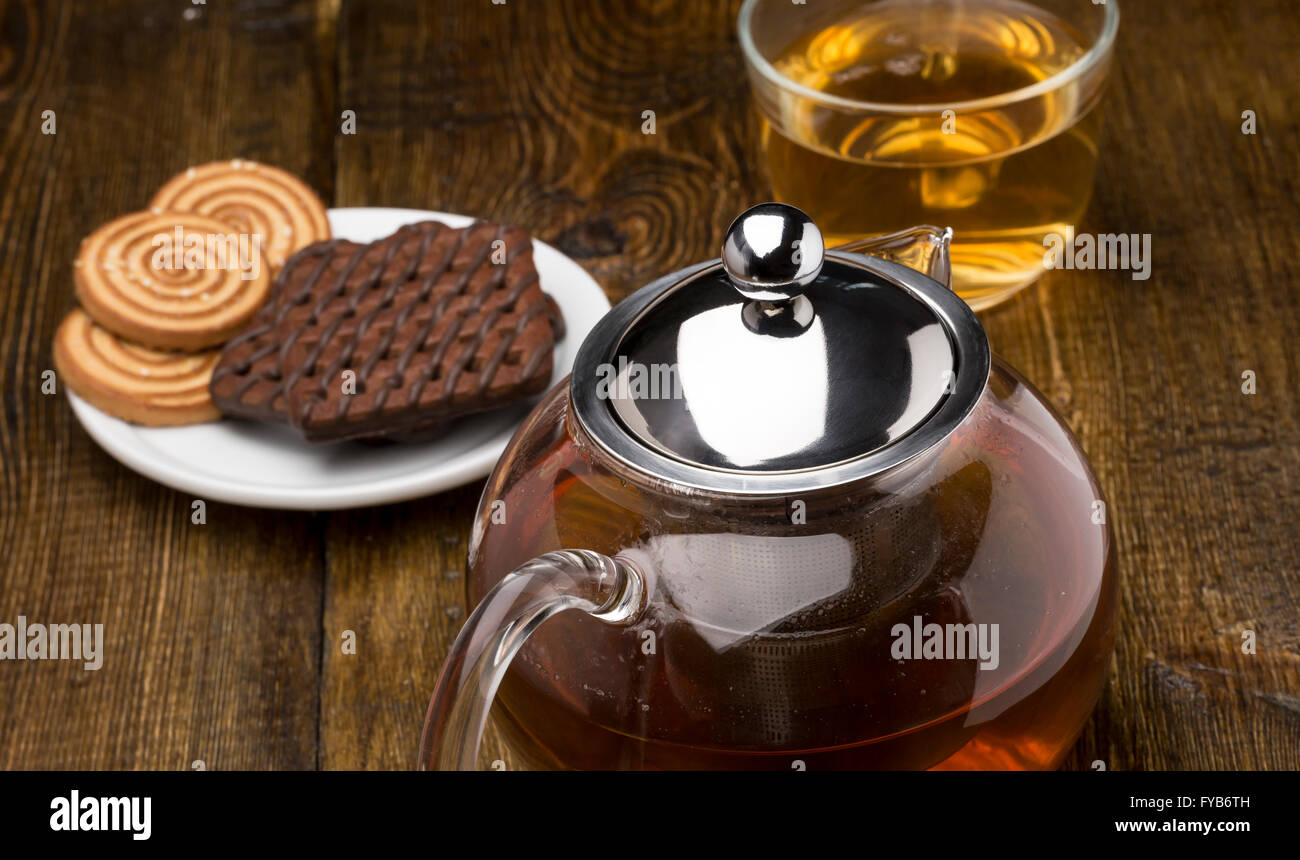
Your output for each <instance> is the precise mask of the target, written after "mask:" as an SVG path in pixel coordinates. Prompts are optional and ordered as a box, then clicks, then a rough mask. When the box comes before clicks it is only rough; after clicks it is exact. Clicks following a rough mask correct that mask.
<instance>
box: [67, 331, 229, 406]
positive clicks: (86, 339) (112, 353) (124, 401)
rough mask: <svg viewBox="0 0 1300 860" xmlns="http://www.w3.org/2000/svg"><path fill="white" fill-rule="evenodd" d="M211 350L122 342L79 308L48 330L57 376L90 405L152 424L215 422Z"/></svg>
mask: <svg viewBox="0 0 1300 860" xmlns="http://www.w3.org/2000/svg"><path fill="white" fill-rule="evenodd" d="M216 362H217V350H208V351H206V352H201V353H178V352H162V351H160V350H156V349H150V348H149V347H145V346H138V345H136V344H133V343H130V342H128V341H124V340H122V339H120V338H119V337H117V336H116V335H114V334H113V333H111V332H109V331H107V330H105V329H104V328H101V327H100V326H98V325H96V324H95V322H94V320H92V319H91V318H90V317H88V316H87V315H86V314H85V312H84V311H81V310H74V311H73V312H72V313H70V314H68V316H67V318H66V319H64V320H63V322H62V324H60V326H59V330H58V332H56V333H55V335H54V366H55V368H56V369H57V371H58V374H59V378H60V379H61V380H62V381H63V383H64V384H65V385H67V386H68V388H70V389H71V390H72V391H74V392H76V393H77V394H78V395H80V396H81V397H82V398H83V399H84V400H86V401H87V402H88V403H90V404H91V405H92V406H94V407H96V408H97V409H100V410H102V411H104V412H107V413H108V414H110V415H115V416H117V417H118V418H122V419H125V420H127V421H132V422H135V423H137V424H147V425H150V426H153V427H163V426H174V425H178V424H196V423H198V422H201V421H215V420H217V419H218V418H220V417H221V413H220V412H218V411H217V408H216V407H215V406H213V405H212V399H211V397H210V396H209V395H208V381H209V379H210V378H211V377H212V368H213V367H214V366H215V365H216Z"/></svg>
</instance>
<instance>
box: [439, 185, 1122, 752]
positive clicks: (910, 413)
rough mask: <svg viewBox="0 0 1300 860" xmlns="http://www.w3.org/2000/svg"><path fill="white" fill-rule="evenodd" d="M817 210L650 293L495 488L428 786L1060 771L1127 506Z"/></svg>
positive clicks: (446, 676) (1099, 666) (1042, 409)
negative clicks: (832, 237) (645, 773)
mask: <svg viewBox="0 0 1300 860" xmlns="http://www.w3.org/2000/svg"><path fill="white" fill-rule="evenodd" d="M950 237H951V231H939V230H936V229H934V228H931V227H919V228H916V229H913V230H908V231H904V232H902V233H898V234H893V235H890V236H884V237H879V238H873V239H865V240H863V241H861V242H858V243H855V244H853V245H850V246H843V247H840V248H836V249H833V250H831V251H826V250H825V249H824V248H823V243H822V238H821V235H820V233H819V231H818V230H817V227H816V226H815V225H814V224H813V223H812V222H811V220H810V219H809V218H808V217H807V216H806V215H804V213H802V212H800V211H799V210H798V209H795V208H793V207H790V206H784V205H781V204H775V203H769V204H762V205H759V206H756V207H754V208H752V209H750V210H748V211H747V212H745V213H744V214H742V215H741V216H740V217H739V218H737V219H736V221H735V223H733V224H732V226H731V228H730V230H729V231H728V233H727V237H726V241H725V243H724V246H723V251H722V257H721V259H718V260H712V261H709V262H705V263H701V264H698V265H695V266H691V267H689V268H686V269H684V270H682V271H680V272H677V273H674V274H672V275H669V276H667V277H664V278H661V279H660V280H658V281H655V282H654V283H652V284H650V285H648V286H646V287H644V288H643V289H641V290H639V291H638V292H636V293H635V294H633V295H632V296H630V297H629V298H627V299H626V300H625V301H623V302H621V303H619V304H618V305H617V306H616V307H614V308H613V309H612V310H611V311H610V312H609V313H608V314H607V315H606V316H605V317H604V318H603V319H602V320H601V321H600V322H599V323H598V324H597V326H596V327H595V328H594V329H593V330H592V332H591V333H590V335H589V336H588V337H587V339H586V341H585V342H584V343H583V345H582V347H581V350H580V351H579V354H578V358H577V361H576V363H575V365H574V370H573V373H572V374H571V376H570V377H569V378H568V379H566V380H565V381H564V382H562V383H560V384H559V385H558V386H556V387H555V388H554V389H552V390H551V391H550V392H549V393H548V394H547V395H545V397H544V398H543V399H542V401H541V402H540V403H539V404H538V405H537V407H536V408H535V409H534V410H533V411H532V413H531V414H530V415H529V417H528V418H527V420H526V421H525V422H524V423H523V425H522V426H521V427H520V428H519V431H518V432H517V433H516V434H515V436H514V438H513V439H512V440H511V442H510V444H509V446H508V447H507V449H506V451H505V453H504V455H503V456H502V458H501V460H500V462H499V463H498V464H497V466H496V469H495V471H494V472H493V474H492V476H491V477H490V479H489V480H488V483H487V486H486V488H485V489H484V492H483V497H482V500H481V502H480V504H479V509H478V513H477V515H476V518H475V521H474V527H473V534H472V537H471V543H470V550H469V577H468V586H469V592H470V599H471V601H473V602H475V603H477V608H476V609H475V610H474V612H473V613H472V614H471V616H470V617H469V619H468V621H467V622H466V624H465V627H464V629H463V630H462V631H461V632H460V635H459V636H458V638H457V639H456V642H455V644H454V645H453V647H452V650H451V653H450V656H449V657H448V658H447V662H446V664H445V666H444V667H443V670H442V674H441V676H440V678H439V680H438V684H437V688H436V690H435V692H434V695H433V700H432V703H431V704H430V707H429V714H428V719H427V722H426V724H425V730H424V737H423V739H422V741H421V755H420V765H421V767H422V768H428V769H432V768H437V769H474V768H476V767H477V765H478V761H477V760H478V753H479V744H480V739H481V736H482V733H483V730H484V728H485V725H486V722H487V719H488V714H489V709H490V708H491V706H492V704H493V702H494V700H495V702H496V711H495V713H496V715H497V717H498V718H499V719H498V722H499V723H500V726H501V729H502V730H503V732H504V734H505V737H506V739H507V742H508V743H509V745H510V747H511V750H512V753H513V756H514V757H515V758H516V759H517V761H518V763H519V764H521V765H522V766H524V767H530V768H533V767H538V768H582V769H607V768H610V769H761V768H767V769H782V770H790V769H810V770H811V769H834V768H849V769H866V768H872V769H874V768H888V769H898V768H907V769H921V768H940V769H1041V768H1053V767H1056V766H1057V765H1059V764H1060V762H1061V760H1062V758H1063V757H1064V755H1065V753H1066V751H1067V750H1068V748H1069V746H1070V744H1071V743H1072V742H1073V740H1074V739H1075V737H1076V736H1077V735H1078V733H1079V731H1080V730H1081V728H1082V726H1083V723H1084V721H1085V720H1086V719H1087V717H1088V715H1089V713H1090V712H1091V710H1092V708H1093V706H1094V705H1095V704H1096V701H1097V698H1098V696H1099V695H1100V691H1101V688H1102V684H1103V680H1104V676H1105V673H1106V668H1107V665H1108V663H1109V659H1110V655H1111V651H1112V648H1113V623H1114V613H1115V575H1114V559H1113V550H1112V545H1111V535H1110V531H1109V526H1108V525H1107V524H1106V517H1105V503H1104V501H1103V500H1102V495H1101V492H1100V490H1099V489H1098V487H1097V483H1096V481H1095V479H1094V477H1093V474H1092V471H1091V469H1090V467H1089V465H1088V463H1087V460H1086V459H1085V457H1084V455H1083V453H1082V452H1081V451H1080V449H1079V446H1078V444H1077V443H1076V441H1075V439H1074V437H1073V436H1072V435H1071V433H1070V431H1069V430H1068V429H1067V427H1066V426H1065V424H1064V422H1063V421H1062V420H1061V419H1060V418H1059V417H1058V416H1057V415H1056V414H1055V413H1054V412H1053V410H1052V408H1051V407H1050V406H1048V404H1047V403H1046V402H1045V401H1044V399H1043V397H1042V396H1041V395H1040V394H1039V393H1038V392H1037V391H1035V390H1034V389H1033V388H1032V387H1031V386H1030V385H1029V384H1028V383H1027V382H1025V380H1024V379H1022V378H1021V377H1020V376H1019V375H1017V374H1016V372H1015V371H1014V370H1012V369H1011V368H1010V367H1008V366H1007V365H1005V364H1003V363H1002V362H1001V361H999V360H998V359H995V358H993V357H992V355H991V353H990V350H989V344H988V340H987V338H986V337H985V335H984V331H983V328H982V327H981V326H980V323H979V321H978V320H977V319H976V317H975V315H974V314H973V313H972V312H971V311H970V309H969V308H968V307H967V306H966V305H965V304H964V303H963V302H962V301H961V300H960V299H959V298H957V296H956V295H954V294H953V293H952V292H951V290H950V289H949V287H948V283H949V279H950V275H949V266H948V241H949V239H950Z"/></svg>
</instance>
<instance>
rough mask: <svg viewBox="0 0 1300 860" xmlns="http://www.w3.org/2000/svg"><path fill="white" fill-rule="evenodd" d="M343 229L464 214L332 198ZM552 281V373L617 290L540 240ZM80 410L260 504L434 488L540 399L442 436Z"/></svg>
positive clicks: (180, 484) (142, 457) (459, 477)
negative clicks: (319, 435) (146, 422)
mask: <svg viewBox="0 0 1300 860" xmlns="http://www.w3.org/2000/svg"><path fill="white" fill-rule="evenodd" d="M329 218H330V229H331V230H333V231H334V235H335V236H337V237H340V238H344V239H351V240H353V241H356V242H369V241H371V240H374V239H378V238H380V237H382V236H386V235H388V234H389V233H392V232H393V231H394V230H396V229H397V228H398V227H401V226H402V225H403V224H410V223H413V222H415V221H422V220H425V219H429V218H433V219H437V220H439V221H442V222H443V223H445V224H448V225H450V226H452V227H461V226H463V225H465V224H468V223H470V221H471V220H473V219H471V218H468V217H466V216H463V215H447V214H444V213H441V212H424V211H421V210H418V209H361V208H358V209H332V210H330V213H329ZM533 246H534V250H533V260H534V263H535V264H536V266H537V272H538V275H539V277H540V278H541V282H542V289H544V290H545V291H546V292H548V293H550V294H551V295H552V296H554V297H555V300H556V301H557V302H559V305H560V310H561V311H562V312H563V314H564V322H565V327H566V329H567V331H566V333H565V336H564V340H563V341H561V342H560V343H559V344H557V345H556V348H555V370H554V372H553V376H552V378H551V384H552V385H553V384H554V383H556V382H558V381H559V380H560V379H562V378H563V377H564V376H565V375H566V374H568V372H569V370H570V369H571V368H572V366H573V359H574V356H575V355H577V352H578V347H579V345H581V343H582V341H583V339H584V338H586V336H587V332H589V331H591V328H592V326H594V325H595V324H596V321H597V320H599V319H600V318H601V317H602V316H604V314H605V311H607V310H609V300H608V299H606V298H605V294H604V293H603V292H602V291H601V289H600V286H599V285H598V284H597V283H596V282H595V281H594V280H592V278H591V276H590V275H588V274H587V273H586V272H585V271H584V270H583V269H582V267H581V266H579V265H578V264H577V263H575V262H573V261H572V260H570V259H569V258H568V257H566V256H564V255H563V254H561V253H560V252H559V251H557V250H555V249H554V248H552V247H551V246H550V245H546V244H543V243H542V242H538V241H536V240H534V241H533ZM68 399H69V400H70V401H72V411H73V412H74V413H75V414H76V416H77V419H78V420H79V421H81V426H83V427H85V428H86V432H87V433H89V434H90V436H91V438H92V439H94V440H95V441H96V442H98V443H99V444H100V446H101V447H103V449H104V450H105V451H107V452H108V453H109V454H111V455H112V456H113V457H115V458H117V459H118V460H119V461H121V462H122V463H123V464H125V465H126V466H128V467H130V468H132V469H134V470H135V471H137V472H139V473H140V474H142V475H144V476H146V477H149V478H152V479H153V480H155V481H158V482H159V483H161V484H166V485H167V486H169V487H173V488H175V489H177V490H182V491H184V492H187V493H193V494H194V497H195V498H199V499H205V500H209V499H211V500H216V501H221V502H232V503H234V504H238V505H249V506H252V507H260V508H293V509H299V510H327V509H337V508H353V507H362V506H365V505H380V504H386V503H388V502H398V501H402V500H404V499H412V498H416V497H419V496H427V495H430V494H432V493H437V492H440V491H442V490H446V489H449V488H451V487H455V486H458V485H460V484H464V483H467V482H469V481H473V480H475V479H477V478H481V477H483V476H484V475H486V474H487V473H488V472H489V471H491V469H492V466H493V465H494V464H495V463H496V461H497V458H498V457H500V456H501V452H502V451H503V450H504V449H505V446H506V442H508V441H509V439H510V435H511V434H512V433H513V432H514V429H515V427H516V426H517V425H518V424H519V422H520V421H521V420H522V419H523V417H524V416H525V415H527V414H528V410H529V409H530V408H531V407H532V403H533V402H535V400H534V401H530V402H528V403H521V404H518V405H516V406H511V407H507V408H504V409H499V410H495V411H493V412H488V413H484V414H482V415H476V416H471V417H468V418H464V419H461V420H460V421H457V422H455V423H454V424H453V425H452V426H451V428H450V429H449V431H448V432H447V434H446V435H445V436H443V437H442V438H440V439H438V440H436V441H433V442H425V443H419V444H394V445H381V446H369V445H360V444H357V443H352V442H339V443H334V444H325V445H313V444H311V443H308V442H304V441H303V440H302V439H301V438H300V437H299V436H298V434H297V433H295V432H294V431H293V430H292V429H290V428H288V427H280V426H275V425H271V424H256V423H252V422H245V421H230V420H226V421H218V422H215V423H211V424H195V425H192V426H189V427H140V426H137V425H135V424H128V423H127V422H125V421H120V420H118V419H117V418H113V417H112V416H109V415H106V414H104V413H103V412H100V411H99V410H98V409H96V408H95V407H93V406H91V405H90V404H89V403H86V402H85V401H84V400H82V399H81V398H79V397H77V396H76V395H75V394H72V393H71V392H69V393H68Z"/></svg>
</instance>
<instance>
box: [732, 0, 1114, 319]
mask: <svg viewBox="0 0 1300 860" xmlns="http://www.w3.org/2000/svg"><path fill="white" fill-rule="evenodd" d="M1118 26H1119V9H1118V5H1117V0H1103V2H1095V0H1034V2H1032V3H1028V2H1019V0H874V2H863V0H818V2H814V3H792V2H790V0H747V2H746V3H745V4H744V6H743V8H742V9H741V13H740V19H739V33H740V44H741V48H742V50H743V52H744V56H745V61H746V67H747V70H748V73H749V77H750V80H751V83H752V85H753V90H754V94H755V99H756V101H757V105H758V111H759V115H760V118H761V121H762V137H761V141H762V157H763V160H764V162H765V166H766V168H767V171H768V173H769V175H770V178H771V182H772V190H773V194H774V196H775V197H776V199H778V200H781V201H783V202H786V203H791V204H793V205H795V206H798V207H800V208H801V209H803V210H804V211H806V212H808V213H809V214H810V215H812V217H813V218H814V219H816V221H817V223H818V224H819V225H820V226H821V228H822V231H823V233H824V235H825V237H826V244H827V246H835V245H839V244H842V243H846V242H849V241H852V240H854V239H857V238H858V237H861V236H869V235H872V234H879V233H889V232H893V231H895V230H898V229H900V228H902V227H905V226H908V225H913V224H935V225H939V226H943V227H951V228H953V230H954V232H955V240H954V243H953V246H952V268H953V281H954V286H955V288H956V290H957V292H958V294H960V295H961V297H962V298H964V299H965V300H966V301H967V303H968V304H970V305H971V306H972V307H974V308H976V309H980V308H986V307H990V306H992V305H994V304H996V303H998V302H1000V301H1002V300H1004V299H1006V298H1007V297H1009V296H1011V295H1012V294H1013V293H1015V292H1016V291H1018V290H1020V289H1022V288H1023V287H1025V286H1028V285H1029V284H1031V283H1033V282H1034V281H1035V280H1036V279H1037V278H1038V277H1039V275H1041V274H1042V272H1043V269H1044V265H1043V259H1044V252H1045V248H1044V238H1045V237H1046V236H1047V235H1048V234H1052V233H1059V234H1063V233H1064V232H1065V230H1066V228H1067V227H1070V226H1073V225H1074V224H1076V223H1077V222H1078V221H1079V220H1080V218H1081V217H1082V216H1083V213H1084V211H1085V210H1086V209H1087V206H1088V199H1089V196H1090V194H1091V190H1092V181H1093V169H1094V166H1095V163H1096V159H1097V137H1098V132H1099V130H1100V128H1099V127H1100V117H1099V112H1098V110H1097V104H1098V102H1099V101H1100V99H1101V95H1102V91H1103V85H1104V83H1105V79H1106V74H1107V71H1108V69H1109V66H1110V61H1111V55H1112V49H1113V44H1114V38H1115V33H1116V30H1117V29H1118Z"/></svg>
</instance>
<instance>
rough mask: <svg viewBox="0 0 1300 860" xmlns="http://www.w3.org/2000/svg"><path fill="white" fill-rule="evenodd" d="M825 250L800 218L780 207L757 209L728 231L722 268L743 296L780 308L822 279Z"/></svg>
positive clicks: (811, 225) (809, 221)
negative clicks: (778, 303) (771, 303)
mask: <svg viewBox="0 0 1300 860" xmlns="http://www.w3.org/2000/svg"><path fill="white" fill-rule="evenodd" d="M825 253H826V246H825V243H823V241H822V234H821V231H820V230H818V229H817V225H816V224H814V223H813V221H812V219H811V218H809V217H808V216H807V215H806V214H805V213H804V212H802V211H801V210H799V209H796V208H795V207H793V206H787V205H786V204H784V203H760V204H759V205H757V206H753V207H751V208H749V209H747V210H745V211H744V212H742V213H741V214H740V216H739V217H737V218H736V220H735V221H732V222H731V226H730V227H729V228H727V239H726V241H725V242H723V244H722V266H723V268H724V269H726V272H727V277H728V278H730V279H731V283H732V286H734V287H735V288H736V291H737V292H739V293H740V294H741V295H742V296H744V297H745V298H747V299H753V300H755V301H760V302H784V301H789V300H790V299H793V298H795V297H797V296H801V295H803V293H804V290H806V289H807V288H808V286H809V285H810V284H811V283H812V282H813V281H815V280H816V279H817V276H818V275H819V274H821V270H822V262H823V260H824V259H825Z"/></svg>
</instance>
